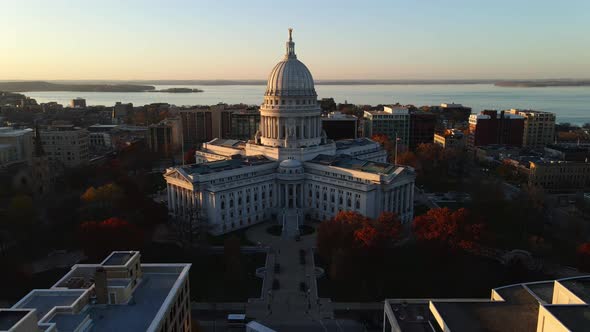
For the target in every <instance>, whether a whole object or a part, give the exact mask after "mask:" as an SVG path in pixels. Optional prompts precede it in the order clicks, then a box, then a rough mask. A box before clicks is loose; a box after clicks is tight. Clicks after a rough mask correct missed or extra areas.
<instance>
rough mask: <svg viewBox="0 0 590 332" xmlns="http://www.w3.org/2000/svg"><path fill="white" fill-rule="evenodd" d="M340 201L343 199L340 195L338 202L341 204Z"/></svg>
mask: <svg viewBox="0 0 590 332" xmlns="http://www.w3.org/2000/svg"><path fill="white" fill-rule="evenodd" d="M342 202H343V199H342V196H340V197H339V198H338V204H341V205H342Z"/></svg>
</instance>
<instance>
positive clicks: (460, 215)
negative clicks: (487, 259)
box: [412, 208, 484, 250]
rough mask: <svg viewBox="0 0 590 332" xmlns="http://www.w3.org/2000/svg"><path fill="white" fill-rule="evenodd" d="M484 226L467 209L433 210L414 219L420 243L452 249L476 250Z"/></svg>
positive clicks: (415, 230)
mask: <svg viewBox="0 0 590 332" xmlns="http://www.w3.org/2000/svg"><path fill="white" fill-rule="evenodd" d="M483 228H484V225H483V224H482V223H481V222H479V220H478V219H476V218H474V217H473V216H472V215H471V214H470V213H469V211H468V210H467V209H459V210H457V211H452V210H450V209H449V208H438V209H431V210H429V211H428V212H427V213H426V214H424V215H421V216H417V217H416V218H414V221H413V224H412V229H413V231H414V234H415V236H416V238H417V239H418V240H419V241H422V242H426V243H429V244H435V245H438V246H442V247H446V248H450V249H466V250H468V249H476V248H477V246H478V245H479V243H480V240H481V238H482V232H483Z"/></svg>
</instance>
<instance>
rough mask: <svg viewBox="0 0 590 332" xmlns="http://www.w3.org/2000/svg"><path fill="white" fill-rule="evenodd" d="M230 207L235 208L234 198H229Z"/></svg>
mask: <svg viewBox="0 0 590 332" xmlns="http://www.w3.org/2000/svg"><path fill="white" fill-rule="evenodd" d="M229 207H230V208H233V207H234V200H233V199H230V200H229Z"/></svg>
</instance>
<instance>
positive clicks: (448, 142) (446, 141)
mask: <svg viewBox="0 0 590 332" xmlns="http://www.w3.org/2000/svg"><path fill="white" fill-rule="evenodd" d="M466 140H467V139H466V138H465V134H464V133H463V131H461V130H458V129H448V130H445V131H444V132H443V133H435V134H434V143H436V144H438V145H440V146H442V147H443V148H445V149H446V148H451V149H463V148H465V145H466V144H465V141H466Z"/></svg>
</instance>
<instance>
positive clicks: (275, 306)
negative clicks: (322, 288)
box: [246, 224, 333, 324]
mask: <svg viewBox="0 0 590 332" xmlns="http://www.w3.org/2000/svg"><path fill="white" fill-rule="evenodd" d="M268 226H269V224H262V225H258V226H254V227H252V228H250V229H249V230H248V231H247V232H246V235H247V237H248V239H250V240H251V241H254V242H260V243H262V244H263V245H265V246H268V247H269V248H270V249H269V254H268V257H267V263H266V272H265V280H264V283H263V291H262V293H263V294H262V295H263V297H262V298H261V299H250V300H249V303H248V305H247V307H246V314H247V315H248V316H249V317H253V318H255V319H256V320H258V321H260V322H262V323H267V324H281V323H289V322H293V323H302V322H305V321H307V322H310V323H311V322H318V323H319V321H320V319H324V318H333V312H332V306H331V302H330V301H329V300H328V299H319V298H318V296H317V283H316V279H315V271H314V270H315V266H314V260H313V250H312V248H313V247H315V243H316V235H315V232H314V233H313V234H310V235H305V236H301V240H300V241H296V240H295V239H293V238H288V237H281V236H273V235H270V234H268V233H267V232H266V228H267V227H268ZM300 252H302V253H300ZM300 255H301V256H304V257H305V258H304V260H305V262H304V264H302V260H301V258H300ZM276 264H278V265H279V266H280V268H279V272H278V273H275V265H276ZM275 279H276V280H278V282H279V285H280V287H279V289H277V290H273V289H272V284H273V280H275ZM301 283H304V284H305V291H302V290H301V285H300V284H301Z"/></svg>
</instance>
